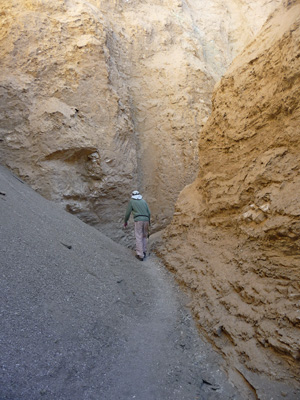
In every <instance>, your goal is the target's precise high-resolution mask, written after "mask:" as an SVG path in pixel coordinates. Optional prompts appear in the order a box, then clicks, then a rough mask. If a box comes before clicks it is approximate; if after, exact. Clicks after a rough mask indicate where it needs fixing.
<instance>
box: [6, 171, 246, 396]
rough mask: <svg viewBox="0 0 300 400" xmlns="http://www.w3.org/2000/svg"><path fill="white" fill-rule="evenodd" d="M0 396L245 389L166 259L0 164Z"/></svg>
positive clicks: (197, 393)
mask: <svg viewBox="0 0 300 400" xmlns="http://www.w3.org/2000/svg"><path fill="white" fill-rule="evenodd" d="M0 192H1V193H0V222H1V241H0V243H1V248H0V250H1V257H0V259H1V284H0V285H1V286H0V297H1V337H0V339H1V341H0V346H1V348H0V354H1V360H0V361H1V364H0V365H1V376H0V399H1V400H4V399H14V400H16V399H22V400H27V399H28V400H29V399H30V400H35V399H51V400H52V399H56V400H59V399H63V400H68V399H70V400H71V399H72V400H76V399H78V400H84V399H89V400H92V399H95V400H100V399H101V400H102V399H103V400H110V399H111V400H116V399H133V398H135V399H143V400H148V399H153V400H154V399H155V400H159V399H161V400H167V399H170V400H171V399H172V400H176V399H178V400H184V399H187V400H190V399H222V400H224V399H239V398H240V397H239V395H238V394H237V392H236V390H235V389H234V388H233V386H232V385H231V384H230V383H228V382H227V380H226V377H225V375H224V373H223V372H222V371H221V369H220V366H221V360H220V358H219V357H218V356H217V355H216V354H215V353H214V352H213V351H212V350H211V348H210V347H209V346H208V345H207V344H205V343H204V342H203V341H202V340H201V339H200V338H199V336H198V333H197V331H196V330H195V327H194V325H193V322H192V321H191V318H190V315H189V314H188V312H187V311H186V309H185V308H184V307H183V306H182V294H180V292H179V290H178V288H176V286H175V285H174V283H173V281H172V280H171V277H170V276H169V274H168V273H166V272H165V271H164V270H163V268H162V267H161V266H160V265H159V264H158V263H156V262H155V261H153V260H152V259H151V258H149V259H148V260H147V261H145V262H143V263H141V262H139V261H137V260H135V258H134V257H133V255H132V252H131V251H130V250H128V249H125V248H123V247H122V246H119V245H118V244H116V243H114V242H112V241H111V240H110V239H108V238H106V237H105V236H103V235H102V234H101V233H99V232H98V231H96V230H94V229H93V228H91V227H89V226H87V225H85V224H84V223H83V222H81V221H80V220H79V219H77V218H76V217H74V216H72V215H70V214H68V213H66V212H64V211H62V210H60V209H59V208H58V206H57V205H54V204H52V203H50V202H48V201H47V200H45V199H43V198H42V197H40V196H39V195H38V194H37V193H36V192H34V191H33V190H32V189H30V188H29V187H28V186H26V184H24V183H22V182H21V181H20V180H18V179H17V178H16V177H15V176H13V175H12V174H11V173H10V172H8V171H7V170H6V169H4V168H3V167H0Z"/></svg>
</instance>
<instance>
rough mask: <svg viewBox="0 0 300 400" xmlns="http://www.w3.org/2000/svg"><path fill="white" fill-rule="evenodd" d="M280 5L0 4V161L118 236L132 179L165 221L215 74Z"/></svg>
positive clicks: (190, 169) (173, 0)
mask: <svg viewBox="0 0 300 400" xmlns="http://www.w3.org/2000/svg"><path fill="white" fill-rule="evenodd" d="M278 4H279V0H273V1H269V2H268V1H263V2H260V3H259V5H258V4H257V2H256V1H249V0H247V1H246V0H245V1H239V2H238V3H237V2H236V1H233V0H230V1H229V0H228V1H226V2H223V1H219V0H218V1H206V2H199V1H195V0H189V1H185V2H183V1H179V0H168V1H167V0H166V1H163V2H161V1H151V2H147V1H135V0H128V1H125V0H124V1H119V0H118V1H111V0H110V1H97V0H91V1H90V2H87V1H84V0H80V1H76V0H71V1H64V0H58V1H55V2H53V1H52V0H51V1H50V0H45V1H42V2H41V1H39V0H26V1H24V0H23V1H21V0H14V1H13V2H2V4H1V5H0V16H1V28H0V29H1V30H0V56H1V76H0V89H1V113H0V121H1V132H0V134H1V136H0V139H1V152H0V161H1V162H2V163H4V164H5V165H7V166H8V167H9V168H11V169H12V170H14V171H15V172H16V173H18V174H19V175H20V176H21V177H22V178H23V179H25V180H26V181H27V182H28V183H30V184H31V185H32V186H33V187H34V188H35V189H37V190H38V191H39V192H40V193H41V194H43V195H44V196H45V197H47V198H48V199H52V200H55V201H58V202H61V203H62V205H63V206H64V207H66V208H67V209H68V210H69V211H70V212H73V213H75V214H77V215H78V216H79V217H80V218H82V219H83V220H84V221H86V222H88V223H90V224H93V225H96V226H97V227H98V228H100V229H101V230H103V231H105V233H107V234H109V235H110V236H111V237H114V238H120V236H121V235H122V234H121V233H120V231H119V230H118V229H117V228H118V227H119V226H120V221H121V219H122V217H123V213H124V203H126V201H127V199H128V195H129V193H130V192H131V190H132V189H136V188H138V189H140V190H142V191H143V194H145V196H146V198H147V200H148V202H149V204H150V207H151V209H152V212H153V215H154V228H156V229H158V228H160V227H162V226H164V225H165V224H166V223H167V222H168V221H169V220H170V218H171V216H172V212H173V205H174V202H175V200H176V198H177V196H178V193H179V192H180V190H182V188H183V187H184V186H185V185H186V184H187V183H190V182H192V180H193V179H194V178H195V176H196V173H197V171H198V138H199V132H200V130H201V128H202V126H203V125H204V123H205V122H206V120H207V118H208V115H209V113H210V109H211V93H212V89H213V86H214V84H215V82H216V80H218V79H219V77H220V76H221V75H222V74H223V73H224V71H225V70H226V69H227V67H228V65H229V63H230V62H231V60H232V58H233V57H234V56H235V55H236V54H237V53H238V52H239V51H240V50H241V49H242V48H243V47H244V45H245V43H247V42H248V41H249V40H250V39H251V38H252V37H253V35H254V34H255V33H256V32H257V30H258V29H259V28H260V26H261V25H262V23H263V22H264V21H265V19H266V18H267V16H268V15H269V13H270V12H271V11H272V10H273V9H274V8H275V7H276V6H277V5H278Z"/></svg>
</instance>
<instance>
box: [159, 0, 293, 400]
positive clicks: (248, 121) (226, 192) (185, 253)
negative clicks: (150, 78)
mask: <svg viewBox="0 0 300 400" xmlns="http://www.w3.org/2000/svg"><path fill="white" fill-rule="evenodd" d="M299 71H300V1H299V0H297V1H286V2H284V6H282V8H281V9H280V10H279V12H278V13H276V14H275V15H274V17H273V18H271V19H270V20H269V21H268V22H267V23H266V25H265V26H264V28H263V30H262V32H261V33H260V34H259V35H258V36H257V37H256V39H255V40H254V41H253V42H252V43H251V44H249V46H247V47H246V49H245V50H244V51H243V53H242V54H241V55H240V56H238V57H237V58H236V60H235V61H234V62H233V64H232V65H231V67H230V69H229V71H228V72H227V73H226V74H225V76H224V77H223V78H222V80H221V81H220V83H219V84H218V85H217V87H216V89H215V92H214V95H213V110H212V114H211V116H210V118H209V120H208V122H207V124H206V126H205V128H204V129H203V131H202V133H201V139H200V143H199V159H200V171H199V175H198V178H197V179H196V180H195V181H194V182H193V183H192V184H191V185H189V186H187V187H186V188H185V189H184V190H183V191H182V192H181V194H180V197H179V200H178V202H177V205H176V210H175V215H174V219H173V222H172V224H171V225H170V226H169V227H168V228H167V230H166V234H165V246H164V247H163V248H162V249H161V253H162V255H163V257H164V259H165V260H166V262H167V263H168V265H169V266H170V268H172V269H173V270H174V271H175V273H176V275H177V277H178V279H179V280H181V281H182V282H183V283H184V284H185V285H186V286H187V287H188V288H189V289H191V291H192V293H193V301H192V307H193V310H194V312H195V314H196V315H197V317H198V319H199V323H200V326H201V327H202V329H203V330H204V331H205V332H206V333H207V335H208V337H209V338H210V339H211V340H212V341H213V342H214V343H215V344H216V345H217V347H218V348H219V349H220V350H221V351H222V352H223V353H224V355H225V356H226V357H227V359H228V360H229V361H230V362H231V365H232V366H234V368H235V370H236V371H239V374H242V375H243V376H244V377H245V378H246V380H247V381H248V382H249V383H250V385H251V386H252V387H253V388H255V389H256V392H257V394H258V398H268V397H266V393H269V396H270V394H272V396H273V389H274V390H277V392H278V393H277V396H280V395H281V394H280V393H281V391H280V390H279V389H278V387H277V386H276V385H274V386H273V385H272V384H270V385H269V386H267V388H266V386H265V387H264V385H265V383H264V379H265V377H268V378H270V379H274V378H276V379H277V381H278V382H279V383H280V381H281V383H282V382H285V383H286V384H287V385H289V384H291V388H293V385H295V386H298V388H299V387H300V382H299V376H300V374H299V360H300V352H299V337H300V329H299V328H300V286H299V283H300V256H299V254H300V240H299V238H300V221H299V217H300V173H299V166H300V106H299V99H300V74H299ZM275 388H276V389H275ZM268 391H269V392H268ZM282 392H283V393H285V394H286V396H287V397H288V398H290V399H296V398H298V397H297V396H299V391H298V392H297V394H295V393H296V392H293V389H290V390H288V388H284V389H283V390H282ZM274 395H275V394H274ZM260 396H261V397H260ZM272 398H277V397H272ZM278 398H281V397H278Z"/></svg>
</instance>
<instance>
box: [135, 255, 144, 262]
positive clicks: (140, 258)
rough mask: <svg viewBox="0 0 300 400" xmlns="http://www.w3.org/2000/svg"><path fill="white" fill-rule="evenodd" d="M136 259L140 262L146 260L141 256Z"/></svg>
mask: <svg viewBox="0 0 300 400" xmlns="http://www.w3.org/2000/svg"><path fill="white" fill-rule="evenodd" d="M135 258H137V259H138V260H140V261H143V260H144V258H143V257H140V256H138V255H136V256H135Z"/></svg>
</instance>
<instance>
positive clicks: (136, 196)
mask: <svg viewBox="0 0 300 400" xmlns="http://www.w3.org/2000/svg"><path fill="white" fill-rule="evenodd" d="M131 198H132V199H135V200H141V199H142V198H143V196H142V195H141V194H140V192H139V191H138V190H134V191H133V192H132V193H131Z"/></svg>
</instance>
